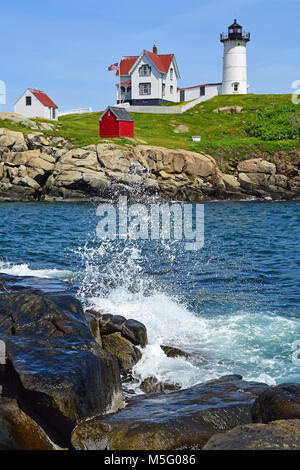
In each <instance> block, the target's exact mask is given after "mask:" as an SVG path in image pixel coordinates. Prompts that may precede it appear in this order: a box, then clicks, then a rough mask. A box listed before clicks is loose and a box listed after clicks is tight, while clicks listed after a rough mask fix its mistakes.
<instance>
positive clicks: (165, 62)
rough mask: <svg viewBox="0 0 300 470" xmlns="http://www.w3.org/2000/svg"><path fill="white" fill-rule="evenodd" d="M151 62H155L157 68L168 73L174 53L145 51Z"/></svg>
mask: <svg viewBox="0 0 300 470" xmlns="http://www.w3.org/2000/svg"><path fill="white" fill-rule="evenodd" d="M146 53H147V54H148V56H149V57H150V59H151V60H152V62H154V63H155V65H156V67H157V68H158V70H160V71H161V72H164V73H168V71H169V68H170V65H171V63H172V60H173V57H174V54H162V55H161V54H160V55H158V54H153V52H149V51H146Z"/></svg>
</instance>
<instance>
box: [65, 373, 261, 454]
mask: <svg viewBox="0 0 300 470" xmlns="http://www.w3.org/2000/svg"><path fill="white" fill-rule="evenodd" d="M266 388H267V385H265V384H258V383H252V382H245V381H243V380H242V377H240V376H227V377H223V378H221V379H219V380H214V381H211V382H207V383H205V384H201V385H196V386H194V387H192V388H190V389H187V390H180V391H175V392H170V393H166V394H165V393H163V394H162V393H155V394H149V395H142V396H136V397H133V398H130V399H128V404H127V406H126V407H125V408H123V409H122V410H121V411H119V412H117V413H115V414H110V415H107V416H99V417H98V418H95V419H92V420H90V421H86V422H84V423H81V424H79V425H78V426H77V427H76V428H75V430H74V432H73V435H72V444H73V446H74V447H75V448H76V449H81V450H83V449H86V450H88V449H90V450H92V449H93V450H103V449H109V450H117V449H118V450H143V449H148V450H173V449H179V448H190V447H193V448H195V447H197V448H199V449H200V448H202V447H203V446H204V445H205V444H206V443H207V441H208V440H209V439H210V437H212V436H213V435H214V434H216V433H217V432H224V431H227V430H229V429H232V428H234V427H236V426H239V425H241V424H248V423H251V406H252V404H253V402H254V400H255V398H256V396H257V395H258V394H260V393H262V392H263V391H264V390H265V389H266Z"/></svg>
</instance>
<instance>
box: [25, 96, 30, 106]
mask: <svg viewBox="0 0 300 470" xmlns="http://www.w3.org/2000/svg"><path fill="white" fill-rule="evenodd" d="M26 106H31V96H26Z"/></svg>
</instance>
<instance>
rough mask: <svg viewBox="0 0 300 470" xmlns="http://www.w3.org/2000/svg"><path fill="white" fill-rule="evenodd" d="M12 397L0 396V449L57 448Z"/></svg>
mask: <svg viewBox="0 0 300 470" xmlns="http://www.w3.org/2000/svg"><path fill="white" fill-rule="evenodd" d="M58 449H59V447H58V446H57V445H55V444H54V443H53V442H52V441H51V440H50V438H49V436H47V434H46V433H45V431H44V430H43V429H42V428H41V427H40V426H39V425H38V424H37V423H36V421H34V420H33V419H32V418H31V417H30V416H28V415H27V414H26V413H24V411H22V410H21V409H20V407H19V405H18V402H17V401H16V400H14V399H10V398H4V397H0V450H58Z"/></svg>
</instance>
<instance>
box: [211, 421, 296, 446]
mask: <svg viewBox="0 0 300 470" xmlns="http://www.w3.org/2000/svg"><path fill="white" fill-rule="evenodd" d="M299 449H300V420H299V419H292V420H283V421H274V422H273V423H270V424H248V425H245V426H239V427H237V428H235V429H233V430H232V431H229V432H227V433H225V434H216V435H215V436H213V437H212V438H211V439H210V440H209V441H208V443H207V444H206V445H205V446H204V448H203V450H299Z"/></svg>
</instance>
